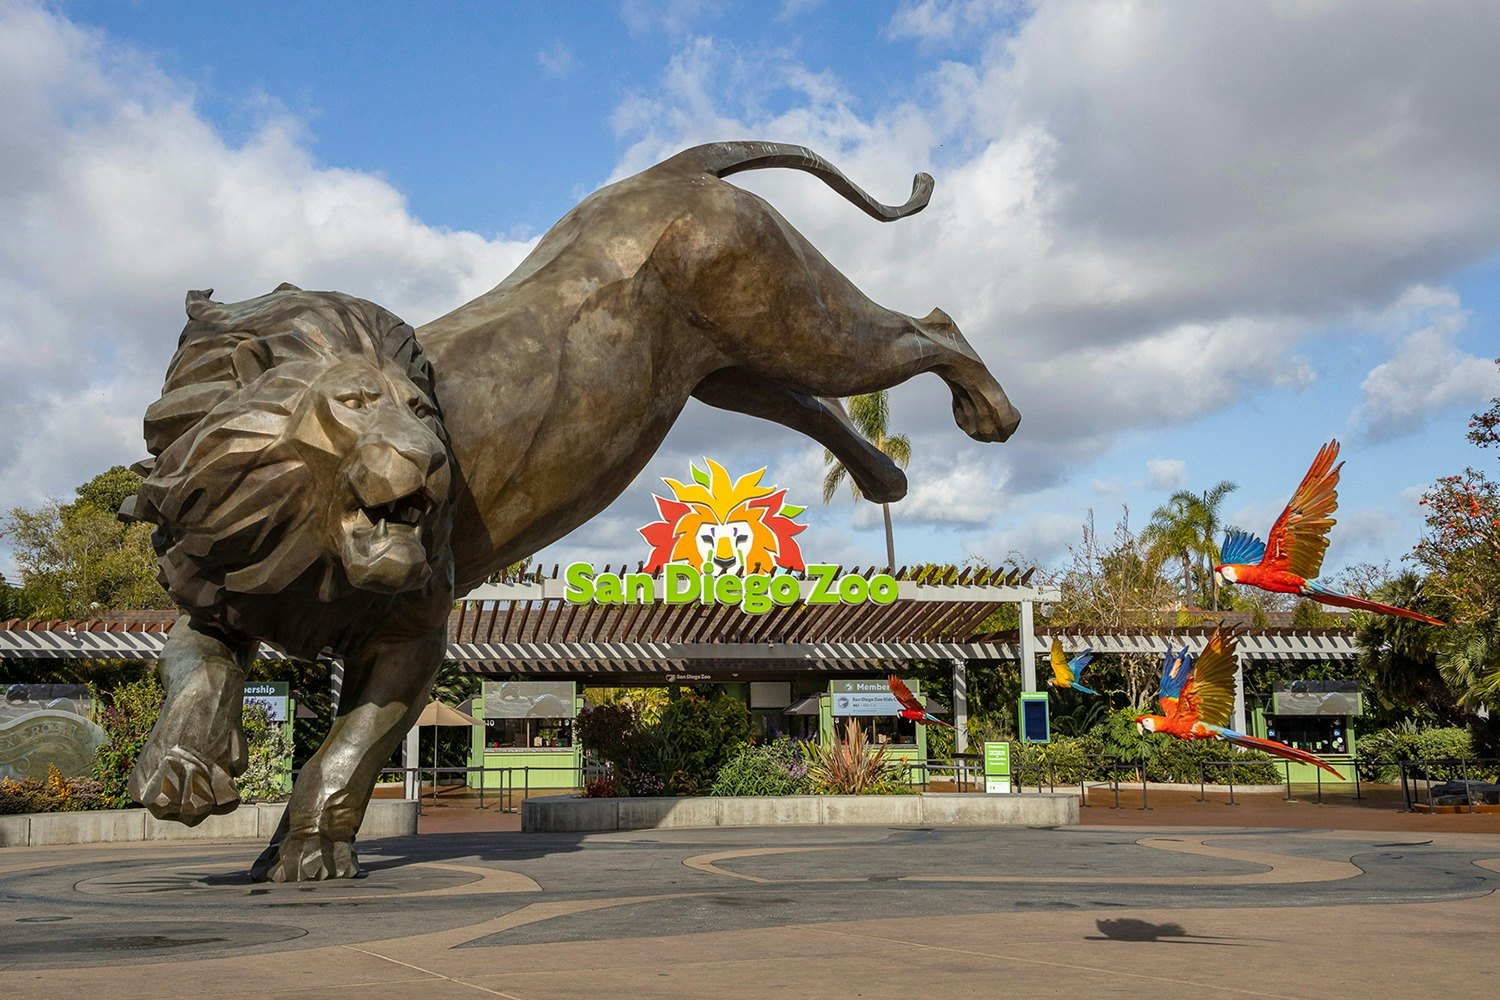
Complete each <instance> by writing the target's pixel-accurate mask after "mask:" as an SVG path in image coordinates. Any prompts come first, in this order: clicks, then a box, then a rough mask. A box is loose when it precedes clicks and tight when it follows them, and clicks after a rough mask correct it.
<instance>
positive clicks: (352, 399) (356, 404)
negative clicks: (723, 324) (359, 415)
mask: <svg viewBox="0 0 1500 1000" xmlns="http://www.w3.org/2000/svg"><path fill="white" fill-rule="evenodd" d="M339 402H340V403H343V404H344V405H345V406H347V407H349V409H351V410H363V409H364V408H365V397H363V396H343V397H341V398H340V399H339Z"/></svg>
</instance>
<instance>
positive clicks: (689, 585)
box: [664, 563, 702, 604]
mask: <svg viewBox="0 0 1500 1000" xmlns="http://www.w3.org/2000/svg"><path fill="white" fill-rule="evenodd" d="M665 572H666V590H667V593H666V596H665V598H664V600H665V602H666V603H667V604H687V603H688V602H689V601H692V600H696V599H697V597H698V588H699V587H700V586H702V580H701V578H700V577H699V576H698V571H697V570H696V569H694V568H693V567H692V566H689V565H688V564H687V563H667V566H666V571H665Z"/></svg>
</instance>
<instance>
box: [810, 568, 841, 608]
mask: <svg viewBox="0 0 1500 1000" xmlns="http://www.w3.org/2000/svg"><path fill="white" fill-rule="evenodd" d="M837 571H838V567H837V566H824V565H816V564H810V565H809V566H808V567H807V575H808V576H810V577H812V578H813V592H812V593H811V594H809V595H808V598H807V603H808V604H837V603H838V602H839V595H838V591H837V586H838V584H837V581H836V579H835V577H834V575H833V574H834V573H836V572H837Z"/></svg>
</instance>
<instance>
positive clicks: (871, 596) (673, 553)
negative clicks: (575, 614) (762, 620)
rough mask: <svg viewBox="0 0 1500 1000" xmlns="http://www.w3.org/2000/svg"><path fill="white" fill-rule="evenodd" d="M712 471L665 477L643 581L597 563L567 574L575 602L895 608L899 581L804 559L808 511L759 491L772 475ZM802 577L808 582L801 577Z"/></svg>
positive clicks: (754, 609) (759, 610)
mask: <svg viewBox="0 0 1500 1000" xmlns="http://www.w3.org/2000/svg"><path fill="white" fill-rule="evenodd" d="M704 464H705V465H706V466H707V467H708V468H707V471H704V470H702V469H699V468H698V467H697V466H696V465H689V466H688V468H689V470H690V471H691V478H692V482H688V483H681V482H678V481H677V480H675V479H668V478H665V477H663V479H662V482H664V483H666V484H667V486H668V487H669V488H670V489H671V491H672V496H671V497H664V496H657V495H655V494H653V495H652V499H653V500H655V501H656V511H657V515H658V520H655V521H652V522H651V523H650V524H647V525H644V526H643V527H641V528H640V529H639V530H640V533H641V537H642V538H644V539H645V540H646V543H647V544H648V545H650V547H651V554H650V557H649V558H648V559H647V560H646V563H645V565H644V566H642V567H641V571H640V572H638V573H609V572H604V573H599V572H595V570H594V565H593V564H592V563H585V562H577V563H573V564H571V565H570V566H568V568H567V573H566V575H565V578H564V581H565V583H566V585H567V586H566V589H565V590H564V591H563V598H564V600H566V601H567V602H568V603H570V604H654V603H657V602H658V601H659V602H661V603H664V604H703V605H709V604H729V605H738V606H739V608H740V609H741V610H742V611H744V612H745V613H746V614H751V615H761V614H765V613H766V612H767V611H769V610H771V609H772V608H774V607H785V606H787V605H790V604H795V603H797V602H798V601H801V602H803V603H805V604H865V603H871V604H890V603H891V602H893V601H894V600H895V599H896V592H897V584H896V578H895V577H893V576H891V575H890V574H889V573H876V574H873V575H872V576H870V577H868V578H866V577H863V576H860V575H858V574H855V573H846V574H842V575H840V574H839V571H838V567H837V566H829V565H825V564H821V563H809V562H806V561H805V560H804V559H803V556H802V546H801V544H800V543H799V542H798V540H797V536H798V535H800V534H801V533H802V532H803V531H804V530H806V528H807V525H805V524H798V523H797V522H796V520H794V519H795V518H796V517H797V516H798V515H799V514H801V513H803V512H804V511H805V510H807V508H806V507H802V506H796V505H793V504H788V503H787V502H786V490H784V489H778V488H777V487H775V486H766V485H763V484H762V483H761V479H762V477H764V476H765V473H766V470H765V469H763V468H762V469H757V470H756V471H754V472H749V473H746V474H745V475H743V476H740V477H739V478H738V479H735V478H734V477H732V476H731V475H730V474H729V472H728V471H727V470H725V468H724V467H723V466H722V465H720V464H719V463H718V462H715V461H714V460H713V459H704ZM794 573H801V574H803V575H804V577H805V578H799V577H798V576H794V575H793V574H794Z"/></svg>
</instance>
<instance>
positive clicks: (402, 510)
mask: <svg viewBox="0 0 1500 1000" xmlns="http://www.w3.org/2000/svg"><path fill="white" fill-rule="evenodd" d="M431 508H432V503H431V501H429V500H428V499H427V497H426V496H424V495H423V494H422V493H420V492H417V493H412V494H410V495H408V496H404V497H401V498H400V499H398V500H392V501H391V502H390V503H382V504H375V505H373V506H369V507H360V508H359V509H358V510H357V511H355V515H356V522H355V525H354V529H355V530H356V531H359V530H369V529H371V528H374V529H376V530H377V531H378V530H383V529H385V528H387V527H389V526H390V525H398V524H399V525H404V526H406V527H410V528H414V527H416V526H417V525H419V524H421V523H422V518H424V517H426V516H427V512H428V511H429V510H430V509H431ZM360 519H362V520H363V523H360Z"/></svg>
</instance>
